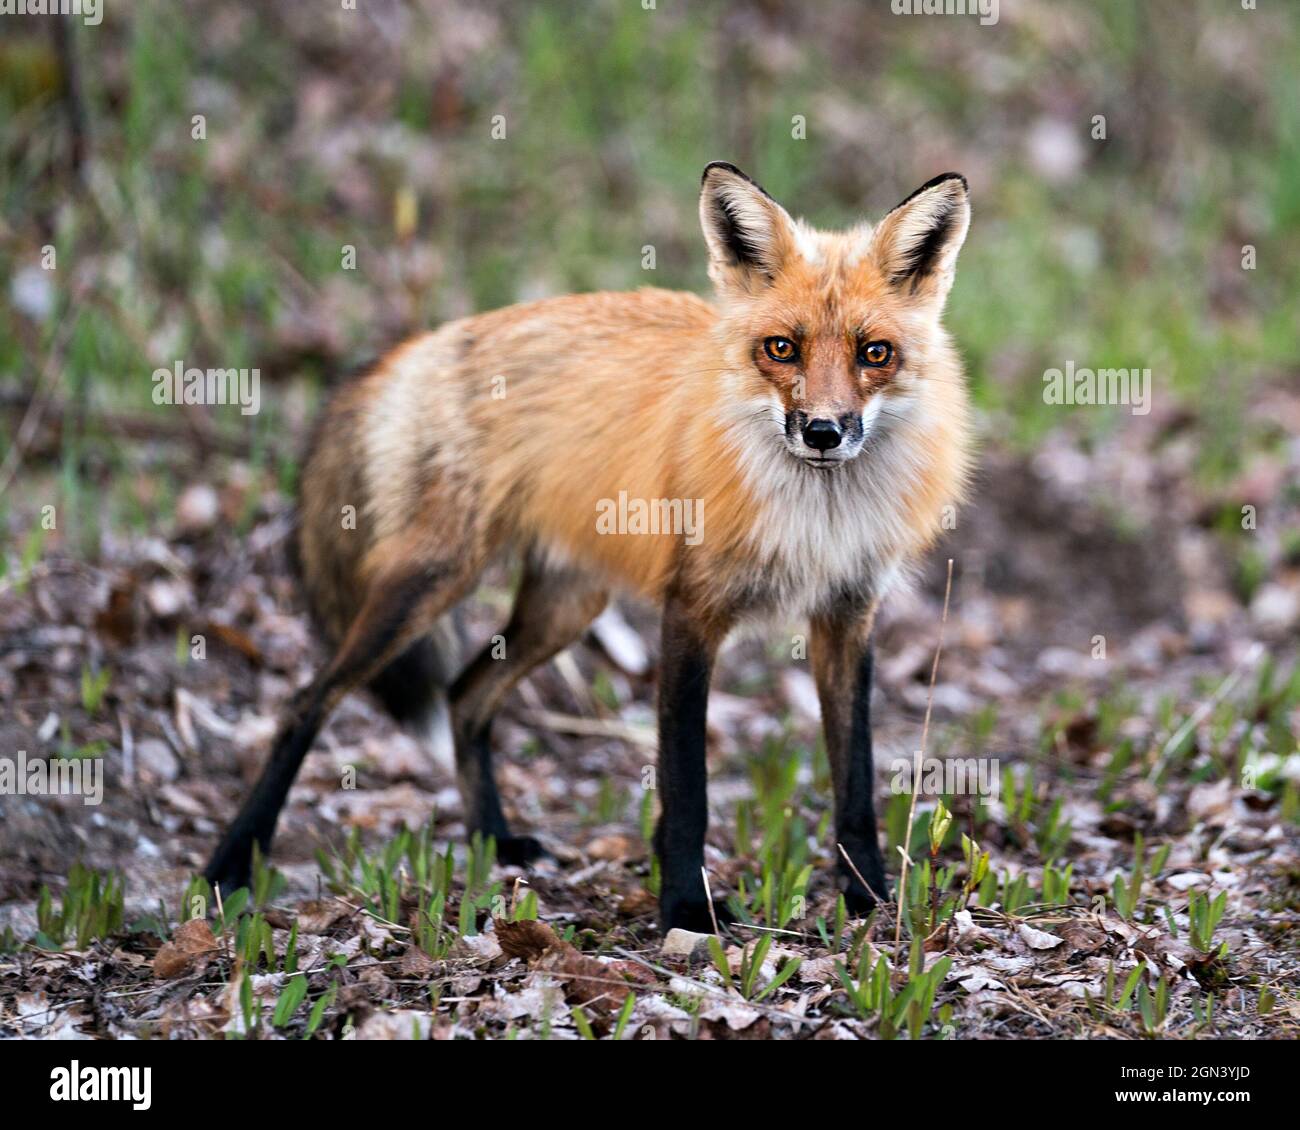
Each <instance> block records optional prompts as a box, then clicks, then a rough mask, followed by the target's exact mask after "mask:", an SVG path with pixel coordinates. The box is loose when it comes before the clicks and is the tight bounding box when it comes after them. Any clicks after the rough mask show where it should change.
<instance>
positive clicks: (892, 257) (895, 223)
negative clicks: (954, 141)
mask: <svg viewBox="0 0 1300 1130" xmlns="http://www.w3.org/2000/svg"><path fill="white" fill-rule="evenodd" d="M968 227H970V199H969V197H968V194H967V188H966V178H965V177H964V176H962V175H961V174H960V173H944V174H943V175H942V176H937V177H935V178H934V180H932V181H928V182H926V183H925V184H923V185H922V186H921V187H920V188H918V189H917V190H916V191H915V192H914V193H912V195H911V196H909V197H908V198H907V199H906V200H904V201H903V202H902V203H901V204H899V205H898V207H896V208H895V209H894V210H893V211H892V212H890V213H889V214H888V215H887V216H886V217H885V218H884V219H883V220H881V221H880V223H879V224H877V225H876V230H875V232H874V233H873V235H872V240H871V255H872V258H873V259H874V261H875V262H876V264H877V266H879V267H880V269H881V270H882V271H884V273H885V275H886V277H887V278H888V280H889V282H890V284H891V285H893V286H895V287H898V288H900V289H902V290H904V291H906V292H907V293H909V294H914V295H918V296H926V297H933V298H935V299H937V300H938V302H939V303H940V304H942V302H943V300H944V299H945V298H946V297H947V296H948V290H949V288H950V287H951V286H952V277H953V272H954V270H955V269H956V265H957V252H958V251H960V250H961V245H962V244H963V243H964V242H965V240H966V229H967V228H968Z"/></svg>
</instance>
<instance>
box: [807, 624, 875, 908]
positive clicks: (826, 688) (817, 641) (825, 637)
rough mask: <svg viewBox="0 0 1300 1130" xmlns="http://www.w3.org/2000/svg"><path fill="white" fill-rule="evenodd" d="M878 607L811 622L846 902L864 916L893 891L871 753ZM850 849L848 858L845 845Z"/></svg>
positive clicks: (815, 671)
mask: <svg viewBox="0 0 1300 1130" xmlns="http://www.w3.org/2000/svg"><path fill="white" fill-rule="evenodd" d="M874 619H875V605H874V604H872V605H871V606H869V607H866V608H860V607H851V606H845V607H841V608H836V609H835V610H833V611H832V612H831V613H830V614H828V615H824V616H821V617H817V618H815V619H814V620H813V623H812V639H811V644H812V647H811V655H812V661H813V673H814V677H815V678H816V680H817V693H818V696H819V698H820V699H821V707H822V725H823V727H824V728H825V736H826V752H827V756H828V758H829V760H830V764H831V782H832V785H833V788H834V792H835V839H836V844H837V846H836V850H835V854H836V857H837V859H836V862H837V864H838V867H839V870H840V872H841V874H842V875H843V877H844V883H845V888H844V900H845V902H846V904H847V905H848V907H849V910H850V911H852V912H853V913H855V914H865V913H866V912H867V911H869V910H870V909H871V908H872V907H873V906H875V905H876V903H877V902H878V901H880V900H882V899H886V898H888V896H889V889H888V884H887V883H886V881H885V867H884V864H883V862H882V861H881V858H880V843H879V840H878V838H877V835H876V811H875V787H874V783H875V765H874V762H873V760H872V755H871V666H872V664H871V626H872V622H873V621H874ZM840 846H843V848H844V850H845V851H846V852H847V853H848V856H849V860H851V861H852V865H851V866H850V863H849V861H846V860H845V859H844V856H843V855H842V854H841V853H840V851H839V847H840Z"/></svg>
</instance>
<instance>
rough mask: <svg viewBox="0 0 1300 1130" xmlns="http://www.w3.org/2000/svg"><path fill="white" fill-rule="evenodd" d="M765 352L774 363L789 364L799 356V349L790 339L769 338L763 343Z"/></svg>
mask: <svg viewBox="0 0 1300 1130" xmlns="http://www.w3.org/2000/svg"><path fill="white" fill-rule="evenodd" d="M763 352H764V353H766V354H767V355H768V356H769V357H770V358H772V360H773V361H781V362H783V363H785V364H789V362H791V361H793V360H794V359H795V358H796V357H798V356H799V347H798V346H797V345H795V343H794V342H792V341H791V340H790V339H789V338H788V337H769V338H768V339H767V340H766V341H764V342H763Z"/></svg>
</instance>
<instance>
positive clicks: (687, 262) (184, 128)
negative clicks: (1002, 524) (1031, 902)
mask: <svg viewBox="0 0 1300 1130" xmlns="http://www.w3.org/2000/svg"><path fill="white" fill-rule="evenodd" d="M1259 7H1260V10H1257V11H1252V10H1244V9H1243V8H1242V6H1241V4H1240V3H1238V2H1237V0H1198V2H1191V0H1152V2H1149V3H1133V2H1132V0H1097V2H1095V3H1090V4H1063V3H1055V2H1048V0H1003V2H1002V4H1001V5H1000V18H999V21H998V23H997V24H996V25H994V26H981V24H980V23H979V21H978V19H977V18H976V17H974V16H943V17H936V16H900V15H895V14H893V13H892V11H891V8H890V4H889V2H888V0H828V2H824V3H817V4H801V3H795V2H784V0H723V2H718V3H689V4H688V3H685V2H682V0H658V2H657V4H656V5H655V7H654V8H653V9H652V10H647V9H646V8H645V7H644V6H643V4H642V2H641V0H592V2H582V3H578V2H576V0H575V2H571V3H570V2H552V3H537V4H519V3H507V2H505V0H489V2H484V3H461V2H455V3H453V2H450V0H419V2H418V3H416V2H401V0H359V3H358V4H357V5H356V10H355V11H353V10H347V9H345V8H344V7H343V5H342V4H341V3H340V2H338V0H300V2H296V3H294V4H285V3H275V2H271V0H265V2H255V3H243V4H235V3H225V4H213V3H210V2H207V0H166V2H161V0H132V2H130V3H126V2H125V0H118V2H114V0H105V4H104V18H103V22H102V23H101V24H99V25H98V26H85V25H84V23H83V22H82V21H79V20H76V19H67V18H64V19H57V20H54V19H51V18H49V17H44V18H41V17H18V16H10V17H3V18H0V19H3V24H2V26H0V32H2V33H3V37H2V38H0V209H2V210H0V281H2V282H3V288H4V290H3V293H4V295H5V299H6V301H5V303H4V308H3V312H2V313H0V413H2V415H0V420H2V421H3V426H2V427H0V435H3V436H4V437H5V439H4V442H5V446H6V452H7V453H8V458H7V462H8V464H9V471H10V474H9V475H8V477H9V478H10V479H11V480H12V481H11V482H10V483H9V484H7V485H8V488H9V489H8V490H7V491H6V492H5V493H3V494H0V506H3V507H8V506H12V505H13V502H14V499H15V498H18V499H20V500H21V499H22V498H23V496H24V490H23V488H24V486H26V487H28V488H31V489H34V490H35V495H36V496H37V497H42V498H43V497H46V496H47V495H48V494H49V492H50V489H51V480H53V489H54V490H56V491H57V492H58V497H59V500H60V502H61V503H62V505H63V507H64V512H65V513H69V512H70V514H71V523H70V528H71V529H72V530H73V531H74V532H75V533H76V535H77V536H78V537H80V538H81V539H82V542H83V543H84V545H83V548H84V549H85V551H86V552H88V553H90V552H93V551H94V548H95V541H96V539H97V538H98V537H99V536H100V534H101V523H100V521H99V519H100V518H105V517H106V518H107V519H108V520H109V522H110V525H121V526H124V527H126V528H133V527H135V528H140V529H148V528H150V526H151V524H152V523H153V522H154V520H155V519H156V516H157V515H158V513H159V512H160V511H165V509H166V508H167V506H168V505H169V502H170V501H171V499H172V491H173V490H174V489H175V488H174V484H175V483H176V482H178V481H179V480H180V478H181V477H182V476H181V474H180V473H178V474H177V475H176V476H175V477H172V476H162V477H161V479H160V478H159V477H157V476H152V477H150V478H148V480H147V481H146V480H143V479H141V478H140V477H139V474H138V472H139V471H140V470H141V469H142V468H146V469H147V468H150V467H152V468H154V469H157V468H159V467H162V468H167V469H173V470H174V469H177V468H182V469H183V468H184V467H185V466H186V465H187V464H193V463H196V462H199V463H201V462H202V461H204V460H207V459H210V458H211V457H212V456H213V455H214V454H217V453H222V452H230V453H234V454H236V455H238V456H239V457H240V459H241V460H243V461H244V463H245V465H246V466H247V467H248V468H249V471H250V474H251V475H253V476H255V477H256V476H259V475H265V476H270V477H271V479H272V480H273V481H275V482H276V483H278V484H279V485H282V486H285V487H288V486H290V485H291V484H292V481H293V475H294V457H295V454H296V451H297V443H296V440H295V439H294V437H296V436H297V435H298V434H299V433H300V432H301V430H302V428H303V426H304V421H305V420H306V418H307V417H308V416H309V414H310V410H311V406H312V403H313V402H314V400H315V398H316V396H317V394H318V390H319V388H320V387H321V385H322V383H323V382H325V381H327V380H328V379H329V377H330V374H332V373H334V372H335V371H336V370H338V369H340V368H342V367H345V366H346V365H348V364H349V363H354V362H356V361H357V360H359V359H360V358H362V357H364V356H366V355H368V354H373V353H374V352H376V351H377V350H379V349H381V348H383V347H384V346H385V345H386V344H389V343H391V342H392V341H393V340H395V339H396V338H397V337H398V336H400V335H402V334H405V333H409V332H411V331H413V330H415V329H418V328H420V327H423V326H428V325H432V324H435V323H437V322H439V321H441V320H444V319H447V318H452V317H456V316H459V315H462V314H465V313H469V312H472V311H476V310H482V309H487V308H491V307H495V306H500V305H503V304H507V303H511V302H515V301H519V300H523V299H528V298H533V297H538V296H542V295H547V294H553V293H559V292H564V291H568V290H574V289H578V290H582V289H592V288H629V287H636V286H640V285H646V284H653V285H658V286H667V287H690V288H703V287H704V286H705V284H706V280H705V276H704V254H703V246H702V242H701V237H700V235H699V232H698V224H697V219H696V194H697V186H698V180H699V174H700V170H701V169H702V167H703V166H704V164H705V163H706V162H707V161H709V160H711V159H715V158H725V159H728V160H731V161H733V162H735V163H737V164H739V165H740V166H741V167H743V168H745V169H746V170H747V171H749V172H750V173H751V174H752V175H753V176H754V177H755V178H756V179H758V180H759V181H760V182H762V183H763V184H764V185H765V187H767V188H768V190H769V191H771V192H772V193H773V194H774V195H776V196H777V197H778V198H779V199H781V200H782V201H784V202H785V203H787V205H788V206H789V207H790V208H791V210H792V211H794V212H796V213H798V214H802V215H804V216H806V217H807V218H809V219H810V220H812V221H814V222H816V223H818V224H822V225H828V226H829V225H840V224H848V223H851V222H854V221H856V220H858V219H859V218H860V217H862V216H863V215H864V214H865V215H867V216H871V217H875V216H877V215H879V214H880V213H881V212H882V211H883V210H885V209H888V208H889V207H891V206H892V205H893V204H894V203H896V202H897V201H898V200H900V199H901V198H903V197H904V196H906V195H907V194H908V193H909V192H910V191H911V190H912V189H913V188H914V187H915V186H917V185H918V184H920V183H921V182H923V181H924V180H926V179H928V178H929V177H931V176H933V175H934V174H936V173H938V172H941V171H944V170H948V169H956V170H959V171H962V172H964V173H965V174H966V175H967V177H968V178H969V180H970V182H971V186H972V192H973V199H974V208H975V220H974V224H973V227H972V231H971V236H970V238H969V240H968V242H967V245H966V249H965V251H964V253H963V257H962V261H961V264H960V269H959V272H958V279H957V284H956V288H955V291H954V294H953V297H952V300H951V307H950V314H949V324H950V326H951V328H952V330H953V332H954V334H955V336H956V338H957V340H958V342H959V344H960V346H961V348H962V350H963V352H964V354H965V355H966V357H967V358H968V361H969V366H970V372H971V377H972V381H973V384H974V387H975V390H976V394H977V398H978V402H979V403H980V405H981V406H982V407H983V409H984V410H985V417H984V419H985V421H986V430H987V432H988V434H989V436H990V438H991V440H992V441H993V442H994V443H1003V442H1005V443H1007V444H1009V445H1021V446H1026V445H1027V446H1032V445H1033V444H1035V443H1036V442H1039V441H1040V440H1041V438H1042V436H1043V435H1044V434H1045V433H1046V432H1047V431H1048V430H1049V429H1051V428H1053V427H1056V426H1058V425H1060V424H1062V423H1063V418H1062V417H1063V414H1062V412H1061V410H1060V409H1055V408H1051V407H1049V406H1047V405H1044V403H1043V397H1042V374H1043V370H1044V369H1045V368H1047V367H1051V366H1061V365H1063V364H1064V363H1065V361H1066V360H1067V359H1074V360H1075V362H1076V364H1079V365H1092V366H1120V367H1126V366H1141V367H1150V368H1151V369H1152V370H1153V383H1154V395H1155V398H1156V403H1157V405H1158V407H1159V409H1160V410H1161V411H1162V412H1165V413H1169V412H1177V413H1185V414H1188V415H1190V416H1191V417H1193V418H1194V419H1195V420H1196V421H1197V427H1198V428H1199V429H1201V430H1200V431H1199V432H1198V440H1197V458H1196V464H1195V469H1196V473H1197V474H1199V475H1204V476H1206V477H1207V478H1208V479H1209V480H1211V481H1213V480H1214V479H1216V478H1222V477H1224V476H1227V475H1230V474H1232V473H1234V472H1235V471H1236V470H1237V469H1238V467H1239V465H1240V459H1241V454H1242V451H1243V449H1244V448H1245V447H1246V446H1250V445H1265V446H1267V445H1269V444H1280V443H1284V442H1286V438H1287V437H1286V430H1285V428H1282V427H1277V428H1274V429H1273V430H1272V431H1269V430H1268V429H1265V431H1264V432H1262V433H1259V434H1251V435H1249V436H1248V435H1246V434H1245V432H1244V430H1243V409H1244V407H1245V406H1246V405H1248V404H1249V403H1250V402H1251V399H1252V397H1254V396H1255V395H1256V394H1257V391H1258V389H1260V388H1261V387H1264V386H1266V385H1268V384H1269V383H1274V382H1280V381H1281V382H1294V379H1295V374H1296V366H1297V360H1298V357H1297V333H1296V329H1297V311H1300V145H1298V144H1297V141H1298V140H1300V97H1298V92H1297V88H1296V87H1297V68H1296V61H1297V59H1300V35H1298V33H1297V15H1298V14H1300V10H1297V9H1296V7H1295V6H1294V5H1290V4H1284V3H1270V2H1264V3H1261V4H1260V6H1259ZM195 115H202V116H203V119H204V127H205V136H204V137H203V138H201V139H196V137H195V136H194V134H195V132H196V126H195ZM496 115H501V116H503V120H504V124H505V136H504V137H503V138H494V137H493V136H492V131H493V120H494V116H496ZM1096 115H1102V116H1104V119H1105V137H1104V139H1098V138H1095V137H1094V136H1093V134H1094V132H1095V126H1094V117H1095V116H1096ZM798 120H802V121H803V122H804V123H805V127H804V130H805V132H806V136H802V137H800V136H794V135H795V134H796V133H798V132H800V131H799V130H798V129H797V128H796V123H797V121H798ZM1248 244H1249V245H1253V246H1254V247H1255V248H1256V249H1257V256H1258V266H1257V269H1255V270H1253V271H1248V270H1243V268H1242V256H1243V247H1244V246H1245V245H1248ZM646 245H652V246H653V247H654V248H655V250H656V266H655V270H654V271H653V272H651V271H647V270H645V269H643V266H642V256H643V250H642V249H643V247H645V246H646ZM47 246H53V248H54V249H55V251H56V255H57V266H56V269H54V270H45V269H43V267H42V254H43V251H42V249H43V248H45V247H47ZM345 247H353V248H355V252H356V266H355V269H354V270H346V269H343V265H342V264H343V255H344V250H343V249H344V248H345ZM177 359H181V360H183V361H184V362H185V363H186V364H187V365H198V366H200V367H208V366H213V367H258V368H260V370H261V373H262V380H263V388H262V400H263V407H262V411H261V413H260V414H259V415H257V416H254V417H245V416H241V415H239V414H238V413H237V411H233V410H223V409H215V410H213V409H197V410H187V411H186V413H184V415H185V417H186V423H185V424H184V429H183V431H182V441H183V442H181V443H180V444H179V445H178V444H177V443H175V442H172V441H173V440H174V439H175V435H174V434H173V433H174V432H175V429H176V428H177V427H178V424H177V421H176V417H177V416H178V415H181V414H179V413H176V412H175V411H173V410H169V409H162V408H158V407H156V406H154V405H153V403H152V401H151V395H150V394H151V392H152V387H153V386H152V381H151V373H152V372H153V370H154V369H155V368H157V367H159V366H171V365H172V364H173V363H174V362H175V361H176V360H177ZM33 392H38V397H37V400H38V401H40V402H41V403H43V405H44V407H43V408H41V409H40V412H39V419H38V420H36V421H33V420H32V418H31V417H32V412H31V408H32V404H33ZM1130 420H1131V417H1129V416H1127V415H1123V414H1117V413H1110V412H1093V413H1074V414H1073V415H1072V416H1071V418H1070V426H1071V427H1076V428H1079V429H1081V430H1084V431H1085V432H1086V431H1091V430H1094V429H1097V430H1100V431H1103V432H1104V431H1105V430H1106V429H1110V428H1114V427H1117V426H1122V425H1123V424H1125V423H1126V422H1128V421H1130ZM24 421H27V425H28V427H29V429H30V432H29V434H28V435H26V436H24V450H23V451H21V452H20V453H19V454H21V456H22V459H21V463H20V461H19V459H17V458H15V457H14V455H13V454H12V448H11V443H12V437H15V436H18V435H19V434H20V429H21V428H22V427H23V423H24ZM1085 438H1086V437H1085ZM19 466H21V470H19V469H18V468H19ZM92 516H93V517H94V518H95V521H93V522H92V521H88V520H87V519H89V518H91V517H92ZM65 528H67V527H65Z"/></svg>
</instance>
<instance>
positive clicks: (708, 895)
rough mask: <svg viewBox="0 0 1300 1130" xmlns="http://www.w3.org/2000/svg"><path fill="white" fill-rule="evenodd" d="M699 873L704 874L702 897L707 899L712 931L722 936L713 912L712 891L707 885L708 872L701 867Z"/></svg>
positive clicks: (716, 917)
mask: <svg viewBox="0 0 1300 1130" xmlns="http://www.w3.org/2000/svg"><path fill="white" fill-rule="evenodd" d="M700 874H701V875H703V876H704V897H705V898H706V899H708V900H709V917H710V918H712V919H713V932H714V934H716V935H717V936H718V937H722V931H721V930H719V929H718V916H717V915H716V914H715V913H714V912H713V891H712V889H711V888H710V887H709V873H708V871H707V870H706V869H705V868H703V867H701V868H700Z"/></svg>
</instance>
